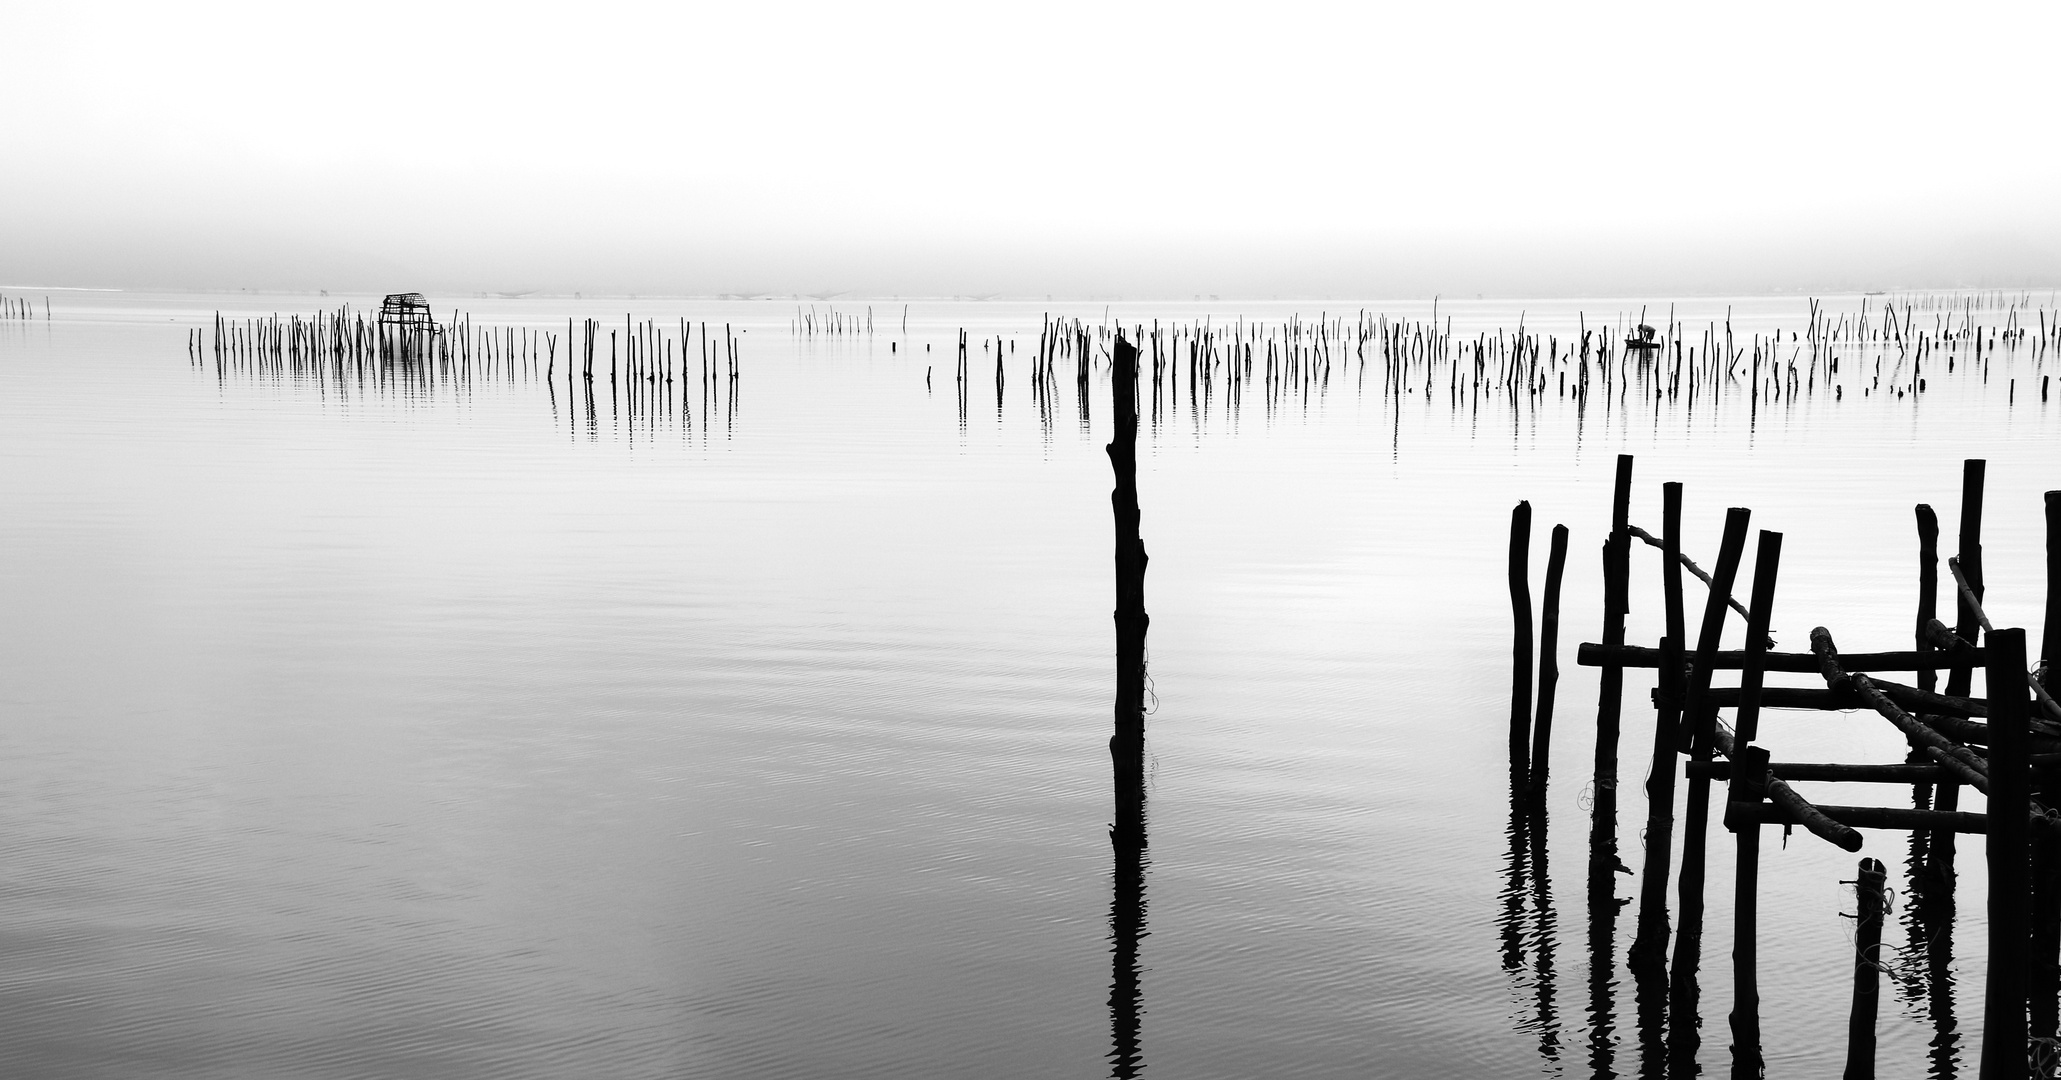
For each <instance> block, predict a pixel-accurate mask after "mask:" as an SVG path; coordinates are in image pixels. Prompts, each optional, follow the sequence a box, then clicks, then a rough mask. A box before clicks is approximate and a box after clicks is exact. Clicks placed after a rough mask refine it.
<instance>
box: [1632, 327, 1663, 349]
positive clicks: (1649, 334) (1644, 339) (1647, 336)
mask: <svg viewBox="0 0 2061 1080" xmlns="http://www.w3.org/2000/svg"><path fill="white" fill-rule="evenodd" d="M1657 333H1658V331H1655V330H1654V329H1653V328H1652V327H1650V326H1647V325H1646V324H1645V323H1640V324H1639V330H1638V335H1637V336H1636V337H1628V338H1626V339H1624V347H1625V351H1626V352H1638V353H1647V352H1652V351H1653V350H1655V349H1658V348H1660V347H1661V344H1660V342H1658V341H1656V340H1654V338H1655V335H1656V334H1657Z"/></svg>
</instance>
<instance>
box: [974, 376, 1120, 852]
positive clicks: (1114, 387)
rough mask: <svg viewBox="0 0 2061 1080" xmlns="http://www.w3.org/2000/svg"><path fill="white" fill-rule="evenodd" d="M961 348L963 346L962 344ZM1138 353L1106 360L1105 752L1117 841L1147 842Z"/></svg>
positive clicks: (1113, 836)
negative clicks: (1110, 567) (1111, 591)
mask: <svg viewBox="0 0 2061 1080" xmlns="http://www.w3.org/2000/svg"><path fill="white" fill-rule="evenodd" d="M962 348H963V345H962ZM1137 358H1138V351H1137V350H1136V349H1135V348H1133V347H1132V346H1131V344H1130V342H1128V341H1125V340H1124V339H1123V338H1121V337H1119V338H1118V339H1117V341H1116V345H1115V349H1114V351H1113V354H1112V361H1113V362H1112V364H1111V366H1110V372H1111V378H1110V396H1111V399H1112V401H1111V407H1112V420H1113V427H1114V431H1113V434H1112V435H1111V437H1110V441H1109V446H1108V452H1109V462H1110V467H1111V469H1112V470H1113V471H1114V473H1115V476H1116V486H1115V488H1114V489H1113V490H1112V491H1111V492H1110V495H1109V502H1110V508H1111V512H1112V514H1113V516H1114V519H1115V526H1116V614H1115V620H1116V731H1115V733H1114V734H1113V735H1111V736H1110V740H1109V753H1110V757H1111V759H1112V761H1113V764H1114V768H1115V774H1116V801H1117V821H1116V825H1115V827H1114V828H1112V830H1111V836H1112V839H1113V840H1114V841H1115V842H1116V843H1119V844H1129V845H1135V846H1138V847H1142V846H1144V844H1145V827H1144V814H1143V807H1144V802H1145V633H1146V629H1147V627H1148V626H1149V625H1150V624H1151V619H1150V617H1149V616H1147V615H1146V613H1145V567H1146V563H1147V557H1146V554H1145V543H1144V541H1143V540H1142V539H1141V538H1140V535H1139V517H1140V514H1139V509H1138V378H1137Z"/></svg>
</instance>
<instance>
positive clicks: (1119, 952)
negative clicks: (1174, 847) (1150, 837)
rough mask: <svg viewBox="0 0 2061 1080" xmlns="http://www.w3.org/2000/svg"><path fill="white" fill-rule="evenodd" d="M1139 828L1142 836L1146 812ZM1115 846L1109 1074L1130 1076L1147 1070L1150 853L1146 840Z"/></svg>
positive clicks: (1123, 1078) (1125, 1078)
mask: <svg viewBox="0 0 2061 1080" xmlns="http://www.w3.org/2000/svg"><path fill="white" fill-rule="evenodd" d="M1143 808H1144V804H1143V803H1140V804H1139V809H1140V811H1141V812H1142V810H1143ZM1137 827H1138V832H1139V834H1140V835H1143V833H1144V830H1145V823H1144V820H1143V818H1142V817H1141V818H1140V819H1139V820H1138V822H1137ZM1115 848H1116V876H1115V892H1114V893H1113V894H1112V895H1111V897H1110V900H1109V1041H1110V1050H1109V1064H1110V1069H1109V1075H1110V1076H1112V1077H1115V1078H1117V1080H1128V1078H1130V1077H1134V1076H1137V1075H1139V1074H1140V1073H1142V1072H1144V1071H1145V1057H1144V1054H1143V1052H1142V1049H1141V1047H1140V1045H1139V1038H1138V1031H1139V1023H1138V1014H1139V1009H1138V998H1139V993H1138V941H1139V939H1140V938H1143V937H1144V936H1145V862H1146V858H1145V845H1144V844H1142V843H1139V844H1127V843H1124V842H1122V841H1121V840H1118V841H1117V842H1116V844H1115Z"/></svg>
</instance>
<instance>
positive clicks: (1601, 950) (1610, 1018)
mask: <svg viewBox="0 0 2061 1080" xmlns="http://www.w3.org/2000/svg"><path fill="white" fill-rule="evenodd" d="M1593 797H1594V800H1595V801H1594V804H1593V805H1592V806H1591V808H1590V817H1589V877H1588V900H1589V1072H1590V1074H1591V1075H1592V1076H1594V1077H1596V1080H1614V1078H1615V1077H1616V1075H1617V1045H1616V1014H1617V980H1616V967H1615V965H1614V963H1613V961H1612V958H1611V957H1612V946H1613V945H1615V944H1616V942H1617V913H1618V910H1619V909H1620V908H1622V907H1623V906H1624V905H1625V904H1626V903H1629V900H1621V899H1619V898H1618V896H1617V873H1618V867H1619V866H1620V865H1621V864H1620V862H1619V859H1618V854H1617V785H1616V784H1612V783H1602V784H1597V785H1596V788H1595V795H1594V796H1593ZM1540 824H1541V827H1542V828H1543V825H1544V822H1541V823H1540Z"/></svg>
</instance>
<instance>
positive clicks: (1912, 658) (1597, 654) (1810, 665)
mask: <svg viewBox="0 0 2061 1080" xmlns="http://www.w3.org/2000/svg"><path fill="white" fill-rule="evenodd" d="M1972 651H1973V653H1974V659H1973V660H1972V661H1970V662H1971V663H1974V664H1978V665H1979V664H1982V663H1985V662H1986V660H1985V658H1984V656H1983V653H1982V650H1981V649H1975V650H1972ZM1762 655H1763V657H1764V659H1765V660H1766V662H1767V667H1766V668H1765V669H1764V670H1767V671H1802V672H1809V673H1811V674H1813V675H1815V674H1817V671H1818V658H1817V657H1816V656H1813V655H1811V654H1810V653H1795V652H1770V653H1764V654H1762ZM1574 659H1575V662H1576V663H1577V664H1580V665H1582V666H1583V667H1604V666H1606V665H1614V666H1616V667H1628V668H1657V667H1659V666H1660V650H1659V649H1654V648H1649V647H1647V646H1645V645H1599V644H1597V643H1595V642H1591V641H1584V642H1582V643H1581V644H1580V645H1578V646H1576V647H1575V650H1574ZM1947 659H1948V658H1947V656H1946V655H1945V654H1944V653H1941V652H1938V651H1927V652H1924V653H1919V652H1915V651H1913V650H1910V649H1902V650H1897V651H1893V652H1872V653H1841V654H1839V663H1840V665H1841V666H1842V667H1844V668H1846V670H1848V671H1945V670H1946V669H1947V668H1949V667H1951V666H1952V665H1950V664H1949V663H1948V662H1947ZM1745 666H1746V653H1745V651H1744V650H1740V649H1728V650H1725V651H1722V652H1719V653H1718V654H1717V660H1716V662H1715V663H1714V664H1713V666H1712V670H1714V671H1737V670H1739V669H1741V668H1743V667H1745Z"/></svg>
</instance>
